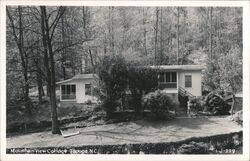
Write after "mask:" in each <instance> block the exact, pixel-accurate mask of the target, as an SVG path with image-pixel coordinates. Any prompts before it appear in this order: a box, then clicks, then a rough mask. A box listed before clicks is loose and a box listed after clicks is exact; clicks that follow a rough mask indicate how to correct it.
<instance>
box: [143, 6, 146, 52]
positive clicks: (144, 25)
mask: <svg viewBox="0 0 250 161" xmlns="http://www.w3.org/2000/svg"><path fill="white" fill-rule="evenodd" d="M142 13H143V19H142V25H143V47H144V54H145V55H147V30H146V16H145V11H144V7H143V8H142Z"/></svg>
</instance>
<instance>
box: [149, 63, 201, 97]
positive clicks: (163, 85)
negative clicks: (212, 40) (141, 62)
mask: <svg viewBox="0 0 250 161" xmlns="http://www.w3.org/2000/svg"><path fill="white" fill-rule="evenodd" d="M151 68H152V69H155V70H156V71H157V72H158V83H159V88H160V89H163V90H164V91H165V92H166V93H172V94H175V93H176V94H178V92H185V93H187V94H189V95H192V96H201V95H202V88H201V86H202V84H201V71H202V70H203V69H204V67H203V66H200V65H160V66H151Z"/></svg>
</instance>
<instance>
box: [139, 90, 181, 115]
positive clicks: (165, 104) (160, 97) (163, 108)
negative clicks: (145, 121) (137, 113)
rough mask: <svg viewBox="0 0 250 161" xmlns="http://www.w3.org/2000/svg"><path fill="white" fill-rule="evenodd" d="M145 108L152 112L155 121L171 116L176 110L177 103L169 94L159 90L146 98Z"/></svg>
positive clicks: (144, 100)
mask: <svg viewBox="0 0 250 161" xmlns="http://www.w3.org/2000/svg"><path fill="white" fill-rule="evenodd" d="M143 106H144V108H145V109H150V110H151V112H152V114H153V118H154V119H167V118H169V116H170V113H169V111H170V110H171V109H173V108H175V106H176V103H175V102H174V101H173V100H172V99H171V97H169V96H168V95H167V93H164V92H162V91H160V90H157V91H155V92H150V93H149V94H147V95H146V96H144V98H143Z"/></svg>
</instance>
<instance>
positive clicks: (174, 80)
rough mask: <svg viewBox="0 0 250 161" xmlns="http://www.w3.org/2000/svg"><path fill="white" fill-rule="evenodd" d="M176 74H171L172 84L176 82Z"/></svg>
mask: <svg viewBox="0 0 250 161" xmlns="http://www.w3.org/2000/svg"><path fill="white" fill-rule="evenodd" d="M176 80H177V78H176V72H172V82H176Z"/></svg>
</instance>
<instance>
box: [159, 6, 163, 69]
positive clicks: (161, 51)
mask: <svg viewBox="0 0 250 161" xmlns="http://www.w3.org/2000/svg"><path fill="white" fill-rule="evenodd" d="M160 12H161V19H160V23H161V30H160V57H159V61H160V65H161V64H162V58H163V33H164V32H163V23H162V7H161V9H160Z"/></svg>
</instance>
